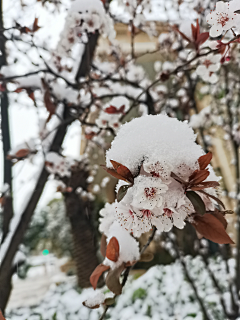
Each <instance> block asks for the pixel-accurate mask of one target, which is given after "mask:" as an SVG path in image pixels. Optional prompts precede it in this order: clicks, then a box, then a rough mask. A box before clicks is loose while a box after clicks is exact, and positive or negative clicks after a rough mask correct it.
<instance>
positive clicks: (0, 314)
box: [0, 310, 6, 320]
mask: <svg viewBox="0 0 240 320" xmlns="http://www.w3.org/2000/svg"><path fill="white" fill-rule="evenodd" d="M0 320H6V319H5V318H4V316H3V314H2V311H1V310H0Z"/></svg>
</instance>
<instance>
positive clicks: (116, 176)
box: [102, 166, 129, 182]
mask: <svg viewBox="0 0 240 320" xmlns="http://www.w3.org/2000/svg"><path fill="white" fill-rule="evenodd" d="M102 167H103V169H104V170H106V171H107V173H109V174H111V175H112V176H113V177H114V178H117V179H120V180H123V181H126V182H129V181H128V180H127V179H126V178H124V177H122V176H121V175H120V174H118V173H117V172H116V171H115V170H114V169H110V168H107V167H105V166H102Z"/></svg>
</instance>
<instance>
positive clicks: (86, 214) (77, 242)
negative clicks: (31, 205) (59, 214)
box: [65, 164, 99, 288]
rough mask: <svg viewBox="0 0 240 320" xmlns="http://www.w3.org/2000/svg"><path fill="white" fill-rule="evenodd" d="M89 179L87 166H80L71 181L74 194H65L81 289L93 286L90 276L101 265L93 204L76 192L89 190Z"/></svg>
mask: <svg viewBox="0 0 240 320" xmlns="http://www.w3.org/2000/svg"><path fill="white" fill-rule="evenodd" d="M87 177H88V172H87V171H86V170H85V165H84V164H80V165H79V167H78V168H76V170H75V171H73V172H72V175H71V178H70V181H69V186H70V187H72V188H73V192H71V193H67V194H65V204H66V211H67V216H68V217H69V219H70V224H71V229H72V235H73V245H74V251H73V254H74V259H75V262H76V267H77V278H78V285H79V286H80V287H81V288H86V287H89V286H91V284H90V281H89V278H90V275H91V273H92V272H93V270H94V269H95V268H96V266H97V265H98V264H99V261H98V258H97V245H96V239H95V233H94V228H93V221H92V218H93V217H92V208H91V204H90V202H89V201H88V200H87V199H86V198H83V197H81V195H79V194H77V193H76V192H75V190H76V189H77V188H78V187H81V188H82V189H83V190H85V191H86V190H87Z"/></svg>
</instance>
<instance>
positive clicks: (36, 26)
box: [32, 18, 41, 32]
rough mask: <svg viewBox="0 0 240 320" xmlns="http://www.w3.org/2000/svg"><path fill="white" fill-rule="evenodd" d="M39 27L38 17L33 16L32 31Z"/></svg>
mask: <svg viewBox="0 0 240 320" xmlns="http://www.w3.org/2000/svg"><path fill="white" fill-rule="evenodd" d="M40 28H41V27H39V26H38V18H35V20H34V22H33V27H32V32H36V31H38V30H39V29H40Z"/></svg>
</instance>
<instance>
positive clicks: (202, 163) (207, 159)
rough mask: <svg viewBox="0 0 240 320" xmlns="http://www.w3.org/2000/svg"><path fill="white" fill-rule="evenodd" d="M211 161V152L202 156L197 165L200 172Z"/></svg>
mask: <svg viewBox="0 0 240 320" xmlns="http://www.w3.org/2000/svg"><path fill="white" fill-rule="evenodd" d="M211 160H212V152H208V153H207V154H205V155H204V156H201V157H200V158H199V159H198V164H199V167H200V170H204V169H206V168H207V166H208V165H209V163H210V162H211Z"/></svg>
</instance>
